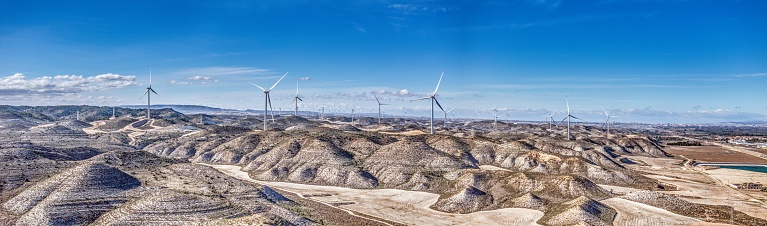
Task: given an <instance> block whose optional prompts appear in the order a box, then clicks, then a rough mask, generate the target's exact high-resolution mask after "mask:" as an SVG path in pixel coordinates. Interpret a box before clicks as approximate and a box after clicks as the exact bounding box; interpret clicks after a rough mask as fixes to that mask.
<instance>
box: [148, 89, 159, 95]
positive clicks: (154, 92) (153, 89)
mask: <svg viewBox="0 0 767 226" xmlns="http://www.w3.org/2000/svg"><path fill="white" fill-rule="evenodd" d="M149 90H151V91H152V92H153V93H154V94H155V95H160V94H157V92H155V91H154V89H152V88H149Z"/></svg>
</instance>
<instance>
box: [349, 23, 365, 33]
mask: <svg viewBox="0 0 767 226" xmlns="http://www.w3.org/2000/svg"><path fill="white" fill-rule="evenodd" d="M352 25H354V29H357V31H359V32H362V33H365V32H368V31H367V30H366V29H365V28H364V27H362V25H360V24H358V23H352Z"/></svg>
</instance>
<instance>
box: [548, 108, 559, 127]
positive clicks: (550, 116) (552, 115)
mask: <svg viewBox="0 0 767 226" xmlns="http://www.w3.org/2000/svg"><path fill="white" fill-rule="evenodd" d="M556 111H557V110H556V109H554V110H553V111H551V114H549V115H546V119H548V120H547V121H549V130H551V124H554V112H556Z"/></svg>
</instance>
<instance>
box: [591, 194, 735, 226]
mask: <svg viewBox="0 0 767 226" xmlns="http://www.w3.org/2000/svg"><path fill="white" fill-rule="evenodd" d="M600 202H602V203H604V204H605V205H607V206H609V207H612V208H613V209H615V211H617V212H618V215H616V216H615V221H614V222H613V225H616V226H620V225H627V226H629V225H725V224H716V223H709V222H704V221H701V220H698V219H695V218H692V217H686V216H682V215H679V214H675V213H672V212H670V211H668V210H664V209H661V208H658V207H654V206H650V205H646V204H642V203H638V202H633V201H629V200H625V199H622V198H609V199H605V200H602V201H600Z"/></svg>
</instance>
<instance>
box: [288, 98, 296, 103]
mask: <svg viewBox="0 0 767 226" xmlns="http://www.w3.org/2000/svg"><path fill="white" fill-rule="evenodd" d="M293 102H296V98H293V100H291V101H290V104H288V105H291V104H293Z"/></svg>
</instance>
